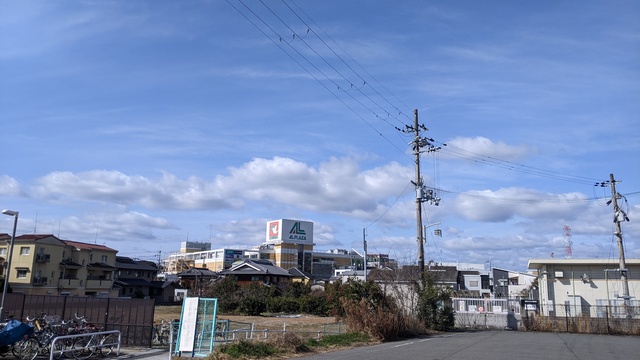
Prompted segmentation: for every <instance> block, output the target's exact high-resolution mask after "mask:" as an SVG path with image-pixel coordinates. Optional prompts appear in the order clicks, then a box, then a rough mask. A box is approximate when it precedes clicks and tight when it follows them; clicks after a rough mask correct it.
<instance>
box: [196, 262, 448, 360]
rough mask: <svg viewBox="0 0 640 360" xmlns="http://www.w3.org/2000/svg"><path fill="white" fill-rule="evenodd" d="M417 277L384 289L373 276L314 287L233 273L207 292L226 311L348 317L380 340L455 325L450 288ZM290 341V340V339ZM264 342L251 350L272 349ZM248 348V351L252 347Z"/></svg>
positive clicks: (355, 328) (359, 330) (352, 327)
mask: <svg viewBox="0 0 640 360" xmlns="http://www.w3.org/2000/svg"><path fill="white" fill-rule="evenodd" d="M413 277H414V278H413V279H405V280H404V281H403V282H402V284H404V285H403V286H404V287H403V288H401V287H400V286H399V285H398V284H399V282H398V281H394V280H393V279H387V280H388V281H384V283H385V290H383V289H382V288H381V287H380V285H379V284H378V283H374V282H373V281H368V282H364V281H352V280H349V281H347V282H346V283H344V284H343V283H340V282H336V283H332V284H327V285H326V286H325V288H324V291H311V286H310V285H309V284H303V283H289V284H286V285H282V286H278V285H271V286H267V285H264V284H260V283H251V284H248V285H239V284H238V283H237V281H236V279H235V278H233V277H231V276H229V277H226V278H224V279H223V280H222V281H220V282H217V283H215V284H213V285H211V286H209V287H208V288H207V289H206V290H205V292H204V294H203V296H204V297H213V298H218V299H219V302H218V306H219V311H220V312H221V313H225V314H239V315H249V316H256V315H261V314H266V313H269V314H300V313H305V314H310V315H319V316H334V317H336V318H338V319H342V320H344V323H345V325H346V327H347V330H348V331H349V332H351V333H356V334H366V335H367V336H369V337H371V338H372V339H375V340H379V341H392V340H397V339H403V338H410V337H414V336H416V335H419V334H425V333H427V332H428V331H434V330H435V331H447V330H451V329H453V326H454V310H453V308H452V305H451V289H449V288H447V287H442V286H438V284H437V281H436V279H435V278H434V277H433V275H431V274H430V273H424V274H423V276H420V274H418V273H417V272H416V273H415V274H413ZM394 289H395V290H394ZM394 291H395V292H394ZM407 297H412V298H413V299H414V300H413V302H403V301H404V300H406V298H407ZM287 344H288V345H291V344H290V343H289V342H287ZM302 345H303V344H298V345H296V346H294V350H295V351H302V349H303V347H301V346H302ZM308 345H309V346H312V345H313V344H308ZM234 346H235V347H242V346H245V347H246V346H249V345H247V344H241V345H240V344H236V345H234ZM260 346H263V347H262V348H259V349H254V350H252V351H258V352H267V350H269V347H268V346H266V345H264V344H263V345H260ZM232 349H235V348H232ZM243 349H244V348H243ZM247 349H248V348H247ZM247 349H245V350H243V351H244V352H247V351H249V350H247ZM272 350H273V349H272ZM230 351H231V350H230ZM269 351H271V350H269ZM273 351H276V350H273ZM256 356H257V355H256Z"/></svg>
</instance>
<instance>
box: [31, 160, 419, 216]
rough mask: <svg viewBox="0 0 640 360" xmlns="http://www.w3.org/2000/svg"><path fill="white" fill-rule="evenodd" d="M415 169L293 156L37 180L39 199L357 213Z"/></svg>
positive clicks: (374, 205) (376, 203) (392, 192)
mask: <svg viewBox="0 0 640 360" xmlns="http://www.w3.org/2000/svg"><path fill="white" fill-rule="evenodd" d="M409 174H411V169H410V168H407V167H403V166H400V165H399V164H398V163H395V162H392V163H389V164H386V165H384V166H380V167H377V168H373V169H369V170H365V171H363V170H361V169H360V168H359V166H358V164H357V163H356V162H355V161H354V160H352V159H348V158H344V159H336V158H333V159H330V160H329V161H327V162H325V163H323V164H320V165H319V166H318V168H314V167H311V166H309V165H307V164H305V163H302V162H299V161H295V160H293V159H289V158H283V157H275V158H273V159H262V158H256V159H253V160H252V161H250V162H248V163H245V164H244V165H243V166H241V167H236V168H230V169H229V175H227V176H225V175H219V176H217V177H216V178H215V179H214V180H213V181H207V180H204V179H202V178H199V177H195V176H191V177H189V178H186V179H180V178H178V177H177V176H175V175H173V174H171V173H168V172H163V176H162V177H161V178H160V179H158V180H154V179H149V178H146V177H143V176H138V175H127V174H124V173H121V172H119V171H107V170H93V171H87V172H81V173H72V172H53V173H50V174H48V175H45V176H43V177H41V178H40V179H38V180H37V181H36V185H34V186H33V188H32V195H33V197H36V198H39V199H44V200H54V201H64V202H69V201H84V202H104V203H117V204H122V205H126V206H143V207H146V208H149V209H187V210H203V209H209V210H214V209H224V208H237V207H241V206H243V205H244V204H245V203H246V202H247V201H263V202H276V203H279V204H285V205H290V206H296V207H299V208H303V209H309V210H313V211H330V212H336V213H342V214H357V213H358V212H359V211H362V210H364V211H367V212H375V211H380V210H381V209H380V204H381V203H382V204H384V202H385V201H386V199H387V198H389V197H390V196H396V195H397V194H399V192H400V191H401V190H402V189H403V188H404V187H406V184H407V182H408V180H409Z"/></svg>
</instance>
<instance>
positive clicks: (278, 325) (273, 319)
mask: <svg viewBox="0 0 640 360" xmlns="http://www.w3.org/2000/svg"><path fill="white" fill-rule="evenodd" d="M181 312H182V306H156V308H155V313H154V322H155V323H160V322H162V321H163V320H164V321H173V320H174V319H179V318H180V314H181ZM217 318H218V320H230V321H231V322H237V323H245V324H254V329H255V330H266V329H268V330H283V329H284V328H286V329H287V330H291V331H318V330H322V329H326V330H327V331H329V329H333V328H335V327H336V326H340V324H337V321H336V319H335V318H333V317H321V316H313V315H287V316H238V315H225V314H218V316H217ZM331 331H333V330H331ZM343 331H344V330H343Z"/></svg>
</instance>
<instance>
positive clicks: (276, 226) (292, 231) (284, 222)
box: [266, 219, 313, 244]
mask: <svg viewBox="0 0 640 360" xmlns="http://www.w3.org/2000/svg"><path fill="white" fill-rule="evenodd" d="M266 235H267V239H266V243H267V244H279V243H289V244H313V223H312V222H310V221H300V220H289V219H280V220H273V221H269V222H267V234H266Z"/></svg>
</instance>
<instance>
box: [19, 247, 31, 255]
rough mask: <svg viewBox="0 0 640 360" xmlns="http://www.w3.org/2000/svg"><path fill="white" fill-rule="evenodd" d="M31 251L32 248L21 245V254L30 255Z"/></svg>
mask: <svg viewBox="0 0 640 360" xmlns="http://www.w3.org/2000/svg"><path fill="white" fill-rule="evenodd" d="M30 253H31V248H29V247H26V246H22V247H20V255H29V254H30Z"/></svg>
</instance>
